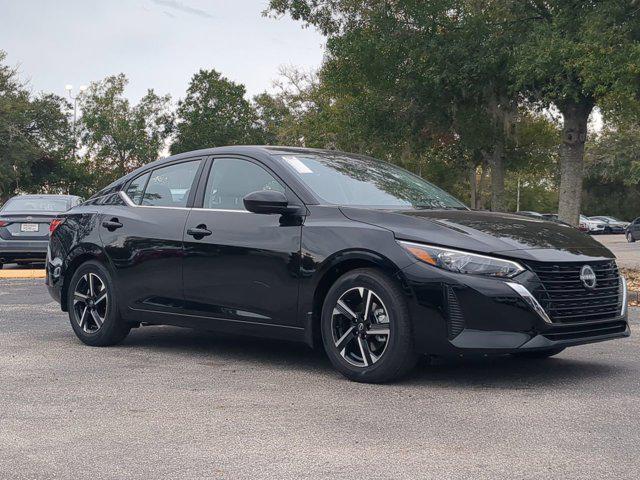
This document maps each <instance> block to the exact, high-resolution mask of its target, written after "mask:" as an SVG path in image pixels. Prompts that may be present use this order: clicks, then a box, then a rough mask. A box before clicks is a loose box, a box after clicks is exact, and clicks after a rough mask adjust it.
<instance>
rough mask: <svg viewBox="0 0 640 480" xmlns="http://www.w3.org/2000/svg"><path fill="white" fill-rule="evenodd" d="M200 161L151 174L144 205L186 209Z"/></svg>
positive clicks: (181, 164) (173, 166) (155, 171)
mask: <svg viewBox="0 0 640 480" xmlns="http://www.w3.org/2000/svg"><path fill="white" fill-rule="evenodd" d="M199 167H200V160H197V161H193V162H184V163H178V164H177V165H171V166H168V167H164V168H158V169H157V170H154V171H153V172H152V173H151V177H150V178H149V181H148V182H147V187H146V189H145V191H144V195H143V197H142V205H148V206H155V207H186V206H187V199H188V198H189V193H190V192H191V186H192V185H193V180H194V178H195V177H196V173H197V172H198V168H199Z"/></svg>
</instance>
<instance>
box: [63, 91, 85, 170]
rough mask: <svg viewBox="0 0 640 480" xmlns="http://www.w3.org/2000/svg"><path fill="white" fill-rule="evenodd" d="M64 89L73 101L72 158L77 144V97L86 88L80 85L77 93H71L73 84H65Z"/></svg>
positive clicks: (74, 156)
mask: <svg viewBox="0 0 640 480" xmlns="http://www.w3.org/2000/svg"><path fill="white" fill-rule="evenodd" d="M64 89H65V90H66V91H67V93H68V94H69V98H70V99H71V100H72V101H73V158H74V160H75V158H76V145H77V144H78V139H77V138H76V120H77V117H78V98H80V97H81V96H82V94H83V93H84V91H85V90H86V89H87V86H86V85H80V88H79V89H78V90H79V93H78V94H77V95H73V85H65V87H64Z"/></svg>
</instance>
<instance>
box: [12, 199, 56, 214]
mask: <svg viewBox="0 0 640 480" xmlns="http://www.w3.org/2000/svg"><path fill="white" fill-rule="evenodd" d="M67 210H69V200H67V199H66V198H38V197H16V198H12V199H10V200H9V201H7V203H5V204H4V207H2V211H3V212H64V211H67Z"/></svg>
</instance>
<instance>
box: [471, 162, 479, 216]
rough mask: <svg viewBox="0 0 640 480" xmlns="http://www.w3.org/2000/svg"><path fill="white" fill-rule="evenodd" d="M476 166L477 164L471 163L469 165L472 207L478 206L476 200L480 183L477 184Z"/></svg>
mask: <svg viewBox="0 0 640 480" xmlns="http://www.w3.org/2000/svg"><path fill="white" fill-rule="evenodd" d="M476 173H477V172H476V166H475V165H470V166H469V193H470V195H469V197H470V198H469V206H470V207H471V208H477V200H476V196H477V192H478V184H477V179H476Z"/></svg>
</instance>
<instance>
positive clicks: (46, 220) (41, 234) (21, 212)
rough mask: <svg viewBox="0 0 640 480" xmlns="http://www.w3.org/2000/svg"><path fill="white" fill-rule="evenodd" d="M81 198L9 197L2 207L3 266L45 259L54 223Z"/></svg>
mask: <svg viewBox="0 0 640 480" xmlns="http://www.w3.org/2000/svg"><path fill="white" fill-rule="evenodd" d="M81 201H82V199H81V198H80V197H77V196H75V195H20V196H16V197H12V198H10V199H9V200H7V201H6V203H5V204H4V205H3V206H2V208H0V268H2V266H3V264H5V263H18V264H27V263H32V262H44V260H45V257H46V255H47V245H48V243H49V226H50V225H51V222H52V221H53V220H54V219H55V218H56V216H57V215H58V214H59V213H62V212H65V211H66V210H69V209H70V208H73V207H75V206H77V205H78V204H80V202H81Z"/></svg>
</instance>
